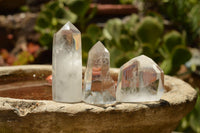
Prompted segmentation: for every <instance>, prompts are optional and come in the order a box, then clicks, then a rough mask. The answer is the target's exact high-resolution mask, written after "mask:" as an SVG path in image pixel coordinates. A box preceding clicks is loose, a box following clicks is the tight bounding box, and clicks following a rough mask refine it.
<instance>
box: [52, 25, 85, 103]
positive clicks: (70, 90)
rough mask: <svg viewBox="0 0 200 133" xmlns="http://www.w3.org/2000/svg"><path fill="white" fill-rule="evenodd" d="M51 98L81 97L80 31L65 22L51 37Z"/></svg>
mask: <svg viewBox="0 0 200 133" xmlns="http://www.w3.org/2000/svg"><path fill="white" fill-rule="evenodd" d="M52 73H53V83H52V90H53V100H55V101H59V102H80V101H81V100H82V99H81V98H82V53H81V33H80V31H79V30H78V29H77V28H76V27H75V26H74V25H73V24H72V23H70V22H67V23H66V24H65V25H64V26H63V27H62V28H61V29H60V30H59V31H58V32H57V33H55V34H54V38H53V72H52Z"/></svg>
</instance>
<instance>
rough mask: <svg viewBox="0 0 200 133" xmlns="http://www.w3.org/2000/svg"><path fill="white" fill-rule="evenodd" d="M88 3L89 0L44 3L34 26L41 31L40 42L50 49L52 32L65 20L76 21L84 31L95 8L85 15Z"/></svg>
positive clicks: (63, 0)
mask: <svg viewBox="0 0 200 133" xmlns="http://www.w3.org/2000/svg"><path fill="white" fill-rule="evenodd" d="M89 5H90V0H71V1H68V0H57V1H50V2H49V3H47V4H46V5H44V7H43V8H42V11H41V12H40V14H39V16H38V19H37V22H36V27H35V29H36V30H37V31H38V32H40V33H41V37H40V40H39V42H40V44H42V45H43V46H46V47H47V48H48V49H51V48H52V41H53V34H54V33H55V32H57V31H58V30H59V29H60V28H61V26H63V25H64V24H65V23H67V21H71V22H72V23H76V24H77V25H78V26H79V28H80V30H81V31H84V30H85V27H86V24H87V22H88V21H89V20H90V19H91V18H92V17H93V16H94V14H95V11H96V8H93V10H92V11H91V12H90V14H89V15H87V12H88V11H89ZM67 7H68V8H67Z"/></svg>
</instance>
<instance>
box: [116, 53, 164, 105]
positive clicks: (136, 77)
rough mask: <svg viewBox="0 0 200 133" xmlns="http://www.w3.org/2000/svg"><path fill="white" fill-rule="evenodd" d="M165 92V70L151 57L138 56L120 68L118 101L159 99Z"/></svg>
mask: <svg viewBox="0 0 200 133" xmlns="http://www.w3.org/2000/svg"><path fill="white" fill-rule="evenodd" d="M163 93H164V73H163V70H162V69H161V68H160V67H159V66H158V65H157V64H156V63H155V62H154V61H153V60H152V59H150V58H149V57H147V56H145V55H141V56H138V57H136V58H133V59H131V60H130V61H128V62H127V63H125V64H124V65H123V66H121V68H120V72H119V76H118V83H117V92H116V99H117V101H118V102H146V101H159V100H160V98H161V96H162V95H163Z"/></svg>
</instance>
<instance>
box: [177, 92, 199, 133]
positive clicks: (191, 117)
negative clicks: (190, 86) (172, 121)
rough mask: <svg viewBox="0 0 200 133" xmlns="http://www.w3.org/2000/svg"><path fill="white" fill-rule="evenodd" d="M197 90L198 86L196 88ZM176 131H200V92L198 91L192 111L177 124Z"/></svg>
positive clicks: (197, 132) (190, 132)
mask: <svg viewBox="0 0 200 133" xmlns="http://www.w3.org/2000/svg"><path fill="white" fill-rule="evenodd" d="M196 90H197V91H198V88H197V89H196ZM177 131H181V132H184V133H200V94H199V93H198V98H197V102H196V105H195V107H194V109H193V110H192V112H190V113H189V114H188V115H187V116H186V117H184V118H183V119H182V121H181V123H180V124H179V126H178V128H177Z"/></svg>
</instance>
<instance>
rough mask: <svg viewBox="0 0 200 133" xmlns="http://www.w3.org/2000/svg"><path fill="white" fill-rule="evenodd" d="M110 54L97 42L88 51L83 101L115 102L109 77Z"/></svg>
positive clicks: (112, 85) (92, 102) (113, 88)
mask: <svg viewBox="0 0 200 133" xmlns="http://www.w3.org/2000/svg"><path fill="white" fill-rule="evenodd" d="M109 68H110V53H109V52H108V50H107V49H106V48H105V47H104V45H103V44H102V43H101V42H100V41H99V42H97V43H96V44H95V45H94V46H93V47H92V48H91V49H90V51H89V54H88V62H87V69H86V72H85V77H84V88H83V100H84V101H85V102H87V103H90V104H111V103H114V102H115V83H114V81H113V80H112V78H111V77H110V73H109Z"/></svg>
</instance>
